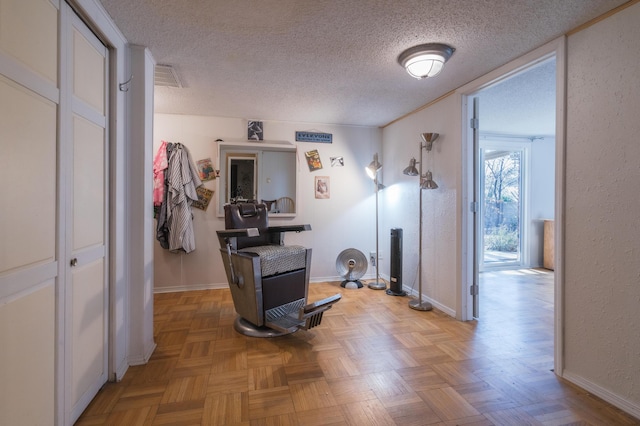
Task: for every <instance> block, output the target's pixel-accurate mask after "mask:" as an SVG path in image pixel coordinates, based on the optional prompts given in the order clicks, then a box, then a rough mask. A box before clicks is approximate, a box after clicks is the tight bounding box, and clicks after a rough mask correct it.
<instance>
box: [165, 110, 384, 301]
mask: <svg viewBox="0 0 640 426" xmlns="http://www.w3.org/2000/svg"><path fill="white" fill-rule="evenodd" d="M246 123H247V121H246V120H245V119H241V118H223V117H205V116H186V115H171V114H156V115H155V120H154V155H155V152H156V151H157V149H158V148H159V146H160V144H161V141H162V140H165V141H167V142H181V143H183V144H184V145H185V146H187V148H188V149H189V150H190V152H191V155H192V158H193V160H194V162H195V161H198V160H200V159H204V158H211V159H212V161H213V163H214V166H215V167H216V168H219V161H218V159H217V158H216V155H217V151H216V144H215V142H214V141H215V140H216V139H223V140H224V141H226V142H232V141H240V140H243V138H246ZM305 130H313V131H320V132H325V133H331V134H333V143H331V144H323V143H306V142H295V131H305ZM264 139H265V141H289V142H292V143H296V144H297V146H298V196H297V200H296V201H297V202H296V208H297V212H298V213H297V216H296V217H295V218H278V219H273V218H272V219H270V223H271V224H274V225H277V224H288V223H291V224H298V223H308V224H310V225H311V228H312V231H310V232H302V233H299V234H288V235H287V236H286V238H285V241H286V242H287V243H290V244H301V245H304V246H307V247H311V248H312V249H313V256H312V268H311V280H312V281H325V280H339V279H340V278H339V277H338V276H337V272H336V267H335V261H336V257H337V256H338V254H339V253H340V252H341V251H342V250H344V249H346V248H351V247H353V248H356V249H358V250H361V251H362V252H363V253H365V255H367V257H368V252H369V251H373V250H374V249H375V210H374V206H375V202H374V191H373V189H374V187H373V183H372V182H371V181H370V180H369V179H368V178H367V176H366V174H365V173H364V168H365V166H367V165H368V164H369V163H370V162H371V160H372V159H373V154H374V153H375V152H377V151H378V150H379V149H380V146H381V131H380V130H379V129H378V128H371V127H357V126H337V125H327V124H317V123H314V124H310V123H290V122H269V121H266V122H264ZM313 149H317V150H318V151H319V153H320V157H321V160H322V165H323V168H322V169H321V170H317V171H314V172H310V171H309V168H308V166H307V163H306V160H305V157H304V153H305V152H306V151H310V150H313ZM337 156H342V157H344V167H331V164H330V160H329V159H330V157H337ZM315 176H329V177H330V180H331V182H330V183H331V187H330V190H331V198H330V199H315V195H314V178H315ZM216 181H217V180H215V181H208V182H205V186H206V187H207V188H209V189H216ZM216 195H217V192H216V194H214V200H212V201H211V204H210V205H209V208H208V209H207V211H206V212H205V211H202V210H198V209H193V215H194V228H195V232H196V250H195V251H193V252H191V253H189V254H184V253H171V252H169V251H167V250H164V249H162V248H161V247H160V245H159V244H158V243H157V242H156V243H155V250H154V275H155V291H157V292H158V291H176V290H190V289H198V288H217V287H220V288H223V287H226V286H227V282H226V276H225V273H224V268H223V265H222V258H221V255H220V251H219V244H218V240H217V237H216V233H215V231H216V230H218V229H224V219H223V218H219V217H218V216H217V203H216V201H215V198H216ZM380 232H381V235H382V234H383V233H384V232H383V229H382V227H381V231H380ZM387 270H388V268H387ZM381 272H382V271H381ZM373 276H375V268H371V267H369V271H368V272H367V275H366V276H365V278H366V277H373Z"/></svg>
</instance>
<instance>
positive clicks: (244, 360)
mask: <svg viewBox="0 0 640 426" xmlns="http://www.w3.org/2000/svg"><path fill="white" fill-rule="evenodd" d="M525 277H527V278H529V279H527V280H524V278H525ZM552 280H553V275H552V274H551V273H549V272H544V271H542V270H539V271H538V270H535V271H517V272H510V273H508V274H505V273H494V272H491V273H485V274H483V279H482V282H481V283H482V291H483V293H482V295H483V296H482V298H481V300H482V304H481V312H480V315H481V319H480V320H479V321H469V322H459V321H456V320H455V319H453V318H450V317H449V316H447V315H445V314H444V313H442V312H439V311H437V310H433V311H429V312H421V311H415V310H412V309H410V308H409V307H408V306H407V303H408V301H409V298H408V297H394V296H388V295H386V294H385V292H384V291H378V290H371V289H368V288H367V287H366V286H365V287H364V288H361V289H357V290H356V289H343V288H341V287H340V286H339V285H338V283H315V284H311V285H310V290H309V293H310V295H309V296H310V297H309V298H310V300H311V301H313V300H317V299H320V298H322V297H325V296H329V295H332V294H335V293H336V292H341V293H342V294H343V298H342V300H341V301H340V302H339V303H337V304H336V305H334V307H333V309H331V310H329V311H327V312H326V313H325V316H324V319H323V322H322V324H321V325H320V326H319V327H317V328H314V329H312V330H310V331H299V332H297V333H294V334H292V335H289V336H284V337H278V338H272V339H259V338H250V337H245V336H241V335H239V334H238V333H236V332H235V331H234V330H233V325H232V324H233V321H234V319H235V312H234V309H233V303H232V301H231V295H230V293H229V291H228V290H207V291H192V292H184V293H171V294H157V295H155V319H154V324H155V340H156V343H157V345H158V347H157V349H156V351H155V353H154V354H153V356H152V357H151V359H150V361H149V363H148V364H146V365H142V366H135V367H131V368H130V369H129V371H128V372H127V374H126V375H125V377H124V379H123V380H122V381H121V382H119V383H107V384H106V385H105V387H104V388H103V389H102V390H101V391H100V393H99V394H98V395H97V397H96V398H95V399H94V401H93V402H92V403H91V404H90V406H89V407H88V408H87V410H86V411H85V413H84V414H83V415H82V417H81V418H80V419H79V420H78V422H77V423H76V424H77V425H103V424H107V425H236V426H240V425H242V426H258V425H265V426H268V425H273V426H277V425H281V426H289V425H290V426H294V425H304V426H307V425H308V426H313V425H354V426H366V425H402V426H411V425H632V424H640V422H639V421H638V420H637V419H634V418H632V417H630V416H628V415H626V414H624V413H623V412H621V411H620V410H618V409H616V408H614V407H612V406H611V405H609V404H607V403H605V402H603V401H602V400H600V399H598V398H596V397H594V396H592V395H589V394H588V393H587V392H585V391H583V390H581V389H579V388H577V387H574V386H572V385H570V384H568V383H567V382H565V381H563V380H561V379H559V378H557V377H556V376H555V375H554V374H553V372H552V371H551V369H552V368H553V305H552V300H553V289H552V287H553V284H552V282H553V281H552Z"/></svg>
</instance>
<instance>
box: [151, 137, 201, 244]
mask: <svg viewBox="0 0 640 426" xmlns="http://www.w3.org/2000/svg"><path fill="white" fill-rule="evenodd" d="M166 156H167V159H168V160H167V168H166V170H165V173H164V175H165V176H164V185H163V188H164V190H163V195H162V199H163V201H162V204H161V206H160V211H159V213H158V215H157V219H158V223H157V227H156V238H157V239H158V241H159V242H160V245H161V246H162V247H163V248H167V249H169V250H171V251H174V252H177V251H184V252H185V253H190V252H192V251H193V250H195V248H196V245H195V234H194V232H193V215H192V213H191V204H192V203H193V201H195V200H197V199H198V194H197V192H196V188H197V187H199V186H200V185H202V181H201V180H200V177H199V176H198V171H197V169H196V168H195V166H194V163H193V160H192V159H191V154H190V153H189V150H188V149H187V147H185V146H184V145H182V144H180V143H167V144H166ZM154 198H155V194H154Z"/></svg>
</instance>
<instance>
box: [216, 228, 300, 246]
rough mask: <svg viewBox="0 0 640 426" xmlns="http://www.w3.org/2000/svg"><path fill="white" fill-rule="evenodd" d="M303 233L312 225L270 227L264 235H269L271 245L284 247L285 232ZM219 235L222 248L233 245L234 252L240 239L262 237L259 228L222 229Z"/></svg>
mask: <svg viewBox="0 0 640 426" xmlns="http://www.w3.org/2000/svg"><path fill="white" fill-rule="evenodd" d="M302 231H311V225H309V224H304V225H283V226H269V227H268V228H267V229H266V230H265V231H263V233H264V234H267V235H269V236H270V237H269V241H270V243H271V244H279V245H283V244H284V241H283V233H284V232H302ZM216 233H217V234H218V241H219V242H220V247H225V246H226V245H227V244H230V245H231V249H232V250H236V249H237V244H236V242H237V238H238V237H257V236H258V235H260V233H259V231H258V229H257V228H238V229H222V230H219V231H216Z"/></svg>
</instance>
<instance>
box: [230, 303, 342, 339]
mask: <svg viewBox="0 0 640 426" xmlns="http://www.w3.org/2000/svg"><path fill="white" fill-rule="evenodd" d="M341 298H342V295H341V294H334V295H333V296H329V297H325V298H324V299H322V300H318V301H317V302H313V303H309V304H307V305H305V306H303V307H301V308H300V309H299V310H298V312H297V314H296V313H295V312H293V311H288V312H285V313H284V314H283V315H281V316H279V317H275V318H271V320H270V321H267V322H266V325H264V326H257V325H255V324H253V323H251V322H250V321H247V320H246V319H244V318H242V317H241V316H238V317H236V320H235V322H234V323H233V328H234V329H235V330H236V331H237V332H238V333H240V334H244V335H245V336H250V337H278V336H284V335H286V334H291V333H295V332H296V331H298V330H300V329H303V330H309V329H311V328H314V327H317V326H319V325H320V323H321V322H322V316H323V315H324V312H325V311H327V310H329V309H331V307H332V306H333V305H334V304H335V303H337V302H338V301H339V300H340V299H341ZM296 304H297V303H292V304H289V307H291V306H295V305H296ZM280 308H282V307H280ZM280 308H276V309H274V310H273V311H272V312H274V311H279V310H281V309H280ZM285 309H286V308H285Z"/></svg>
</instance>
